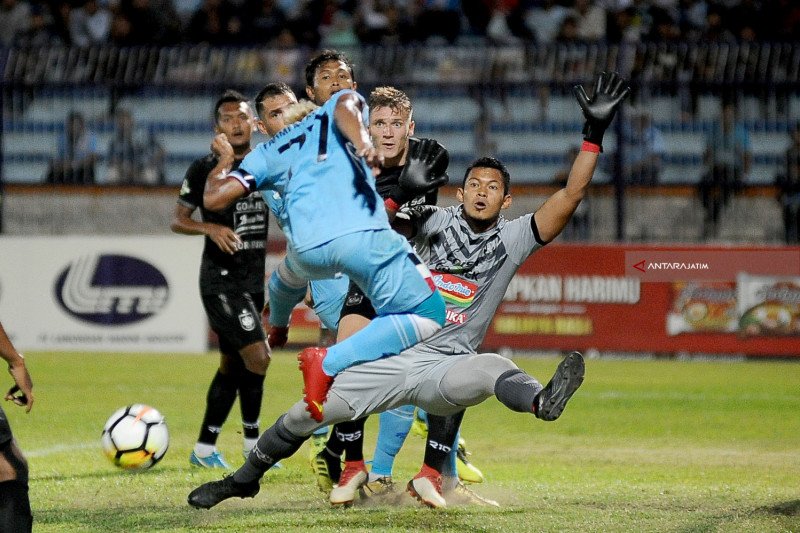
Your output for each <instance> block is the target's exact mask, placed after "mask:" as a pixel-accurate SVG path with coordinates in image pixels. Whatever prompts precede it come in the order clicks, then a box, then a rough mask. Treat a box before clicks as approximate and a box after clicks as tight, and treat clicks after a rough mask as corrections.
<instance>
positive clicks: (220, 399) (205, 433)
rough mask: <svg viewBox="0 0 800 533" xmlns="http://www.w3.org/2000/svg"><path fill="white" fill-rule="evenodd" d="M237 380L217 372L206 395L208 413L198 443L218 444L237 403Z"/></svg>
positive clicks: (204, 418)
mask: <svg viewBox="0 0 800 533" xmlns="http://www.w3.org/2000/svg"><path fill="white" fill-rule="evenodd" d="M236 389H237V387H236V380H235V379H234V378H233V376H229V375H226V374H223V373H221V372H220V371H219V370H217V373H216V375H215V376H214V379H212V380H211V385H209V387H208V394H207V395H206V413H205V416H204V417H203V425H202V427H201V428H200V436H199V437H198V439H197V441H198V442H202V443H203V444H212V445H213V444H216V443H217V437H219V432H220V429H221V428H222V424H224V423H225V420H226V419H227V418H228V414H230V412H231V409H232V408H233V402H235V401H236Z"/></svg>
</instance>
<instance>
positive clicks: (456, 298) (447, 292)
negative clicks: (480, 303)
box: [432, 272, 478, 307]
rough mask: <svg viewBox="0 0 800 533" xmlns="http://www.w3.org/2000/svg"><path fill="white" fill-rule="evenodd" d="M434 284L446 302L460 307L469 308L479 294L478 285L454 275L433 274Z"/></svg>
mask: <svg viewBox="0 0 800 533" xmlns="http://www.w3.org/2000/svg"><path fill="white" fill-rule="evenodd" d="M432 274H433V283H434V284H435V285H436V288H437V289H439V292H441V293H442V297H443V298H444V299H445V301H446V302H448V303H450V304H453V305H457V306H459V307H468V306H469V304H471V303H472V300H473V299H474V298H475V293H476V292H478V285H476V284H475V283H472V282H471V281H467V280H465V279H463V278H459V277H458V276H454V275H453V274H445V273H441V272H433V273H432Z"/></svg>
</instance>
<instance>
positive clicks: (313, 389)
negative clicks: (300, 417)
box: [297, 347, 333, 422]
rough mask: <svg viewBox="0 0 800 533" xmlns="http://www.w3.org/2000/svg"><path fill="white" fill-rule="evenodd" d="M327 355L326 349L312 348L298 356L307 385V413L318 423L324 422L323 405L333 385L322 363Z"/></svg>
mask: <svg viewBox="0 0 800 533" xmlns="http://www.w3.org/2000/svg"><path fill="white" fill-rule="evenodd" d="M326 353H327V349H325V348H318V347H312V348H306V349H305V350H303V351H302V352H300V355H298V356H297V360H298V361H299V362H300V365H299V367H300V371H301V372H302V373H303V383H304V385H305V386H304V387H303V400H304V401H305V402H306V411H308V412H309V413H310V414H311V418H313V419H314V420H316V421H317V422H322V417H323V414H322V405H323V404H324V403H325V400H326V399H327V397H328V391H329V390H330V388H331V384H333V378H332V377H331V376H329V375H328V374H326V373H325V371H324V370H323V369H322V361H323V360H324V359H325V354H326Z"/></svg>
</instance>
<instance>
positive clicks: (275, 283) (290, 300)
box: [269, 268, 306, 327]
mask: <svg viewBox="0 0 800 533" xmlns="http://www.w3.org/2000/svg"><path fill="white" fill-rule="evenodd" d="M305 296H306V285H303V286H302V287H292V286H291V285H288V284H287V283H286V282H285V281H283V279H281V277H280V276H279V275H278V269H277V268H276V269H275V270H273V271H272V275H271V276H270V277H269V323H270V324H271V325H273V326H281V327H286V326H288V325H289V320H290V319H291V317H292V309H294V306H296V305H297V304H299V303H300V302H302V301H303V298H305Z"/></svg>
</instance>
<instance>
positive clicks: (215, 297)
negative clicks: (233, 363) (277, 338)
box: [203, 292, 267, 355]
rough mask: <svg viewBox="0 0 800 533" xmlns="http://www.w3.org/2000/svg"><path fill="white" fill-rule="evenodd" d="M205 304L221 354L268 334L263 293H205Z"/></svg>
mask: <svg viewBox="0 0 800 533" xmlns="http://www.w3.org/2000/svg"><path fill="white" fill-rule="evenodd" d="M203 307H205V309H206V314H207V315H208V322H209V324H210V325H211V329H213V330H214V332H215V333H216V334H217V336H218V337H219V349H220V351H221V352H222V353H226V354H231V355H233V354H235V353H238V352H239V350H241V349H242V348H244V347H245V346H247V345H250V344H253V343H254V342H259V341H262V342H263V341H264V340H265V339H266V338H267V337H266V335H265V334H264V328H263V327H262V326H261V309H262V308H263V307H264V293H263V292H258V293H248V292H245V293H230V294H204V295H203Z"/></svg>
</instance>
